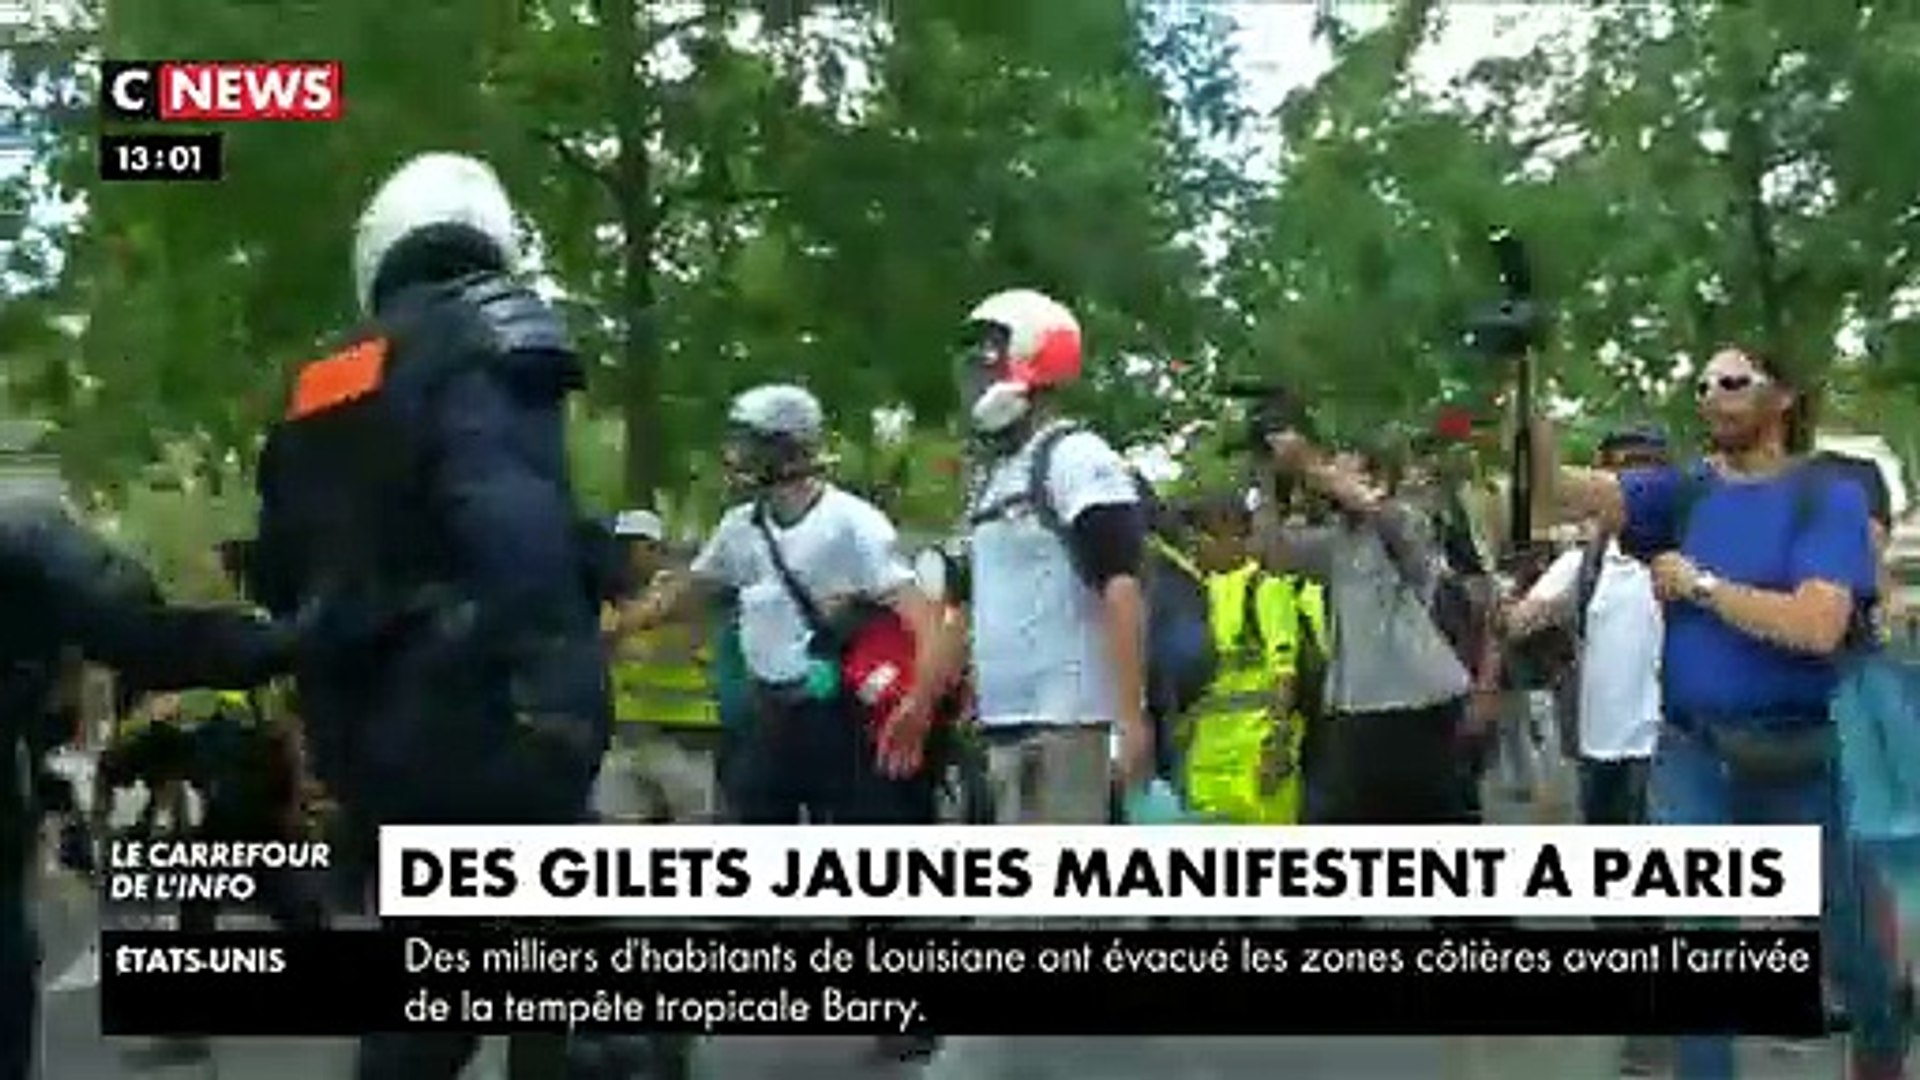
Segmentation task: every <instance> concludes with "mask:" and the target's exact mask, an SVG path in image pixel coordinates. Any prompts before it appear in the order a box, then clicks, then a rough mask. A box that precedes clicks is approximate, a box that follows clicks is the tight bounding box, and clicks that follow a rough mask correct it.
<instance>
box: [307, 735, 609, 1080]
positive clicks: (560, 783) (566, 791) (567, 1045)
mask: <svg viewBox="0 0 1920 1080" xmlns="http://www.w3.org/2000/svg"><path fill="white" fill-rule="evenodd" d="M512 765H513V767H514V768H517V769H520V770H522V771H523V772H524V775H525V777H526V780H527V782H528V783H529V784H532V785H535V786H534V787H533V789H532V790H531V791H529V792H527V793H525V794H524V796H523V800H522V801H523V803H524V805H519V806H515V807H514V808H513V809H514V811H515V813H514V815H513V816H515V817H519V818H524V819H528V820H530V821H532V822H536V823H537V822H557V821H575V822H581V823H585V822H589V821H591V820H592V817H591V814H590V812H589V804H590V798H591V794H590V791H591V789H590V786H583V785H582V784H581V783H580V779H579V776H578V775H577V770H575V769H572V768H569V767H566V766H565V765H564V764H562V763H558V762H556V763H555V764H554V767H553V768H552V770H551V772H550V774H547V775H543V774H542V770H543V769H545V768H546V764H545V763H544V762H543V761H542V759H541V758H539V757H538V756H534V755H529V756H527V757H525V758H523V759H522V760H520V761H518V762H514V763H512ZM491 790H493V789H492V788H491V787H490V786H478V787H476V792H481V793H484V792H489V791H491ZM432 809H434V810H436V811H439V812H436V813H434V814H432V815H431V816H432V817H433V818H434V819H435V820H436V821H437V822H441V823H453V824H458V823H460V822H461V821H462V819H463V818H464V819H465V820H467V821H471V822H474V823H488V822H496V821H498V818H497V817H496V816H493V815H489V814H488V813H487V811H486V809H485V808H484V807H482V806H481V805H478V804H475V805H472V806H471V807H470V809H471V811H472V813H470V814H465V815H463V814H460V813H458V810H459V809H460V805H459V804H457V803H454V802H448V803H447V804H446V805H444V806H438V807H433V808H432ZM345 810H346V811H347V814H348V818H349V821H350V824H349V830H350V831H351V832H353V833H356V834H358V835H359V836H360V837H361V838H363V839H366V840H371V835H372V833H371V830H372V829H374V828H375V827H376V826H375V822H377V821H378V819H379V815H378V814H370V813H366V812H364V810H362V809H361V808H357V807H353V806H348V807H346V808H345ZM373 852H374V846H373V845H372V844H371V843H368V844H367V845H366V847H365V849H364V851H363V852H362V854H363V855H365V856H366V857H368V858H371V857H372V855H373ZM362 869H363V870H364V869H365V868H362ZM368 877H369V878H371V875H370V874H369V875H368ZM389 925H391V924H389ZM402 925H405V924H404V923H403V924H402ZM433 928H434V927H433V926H432V925H429V926H427V927H426V928H425V929H427V930H432V929H433ZM574 1041H575V1040H570V1039H569V1038H568V1037H567V1036H565V1035H549V1034H525V1035H515V1036H513V1037H512V1038H510V1039H509V1040H508V1043H507V1076H508V1077H509V1078H510V1080H587V1078H589V1077H593V1076H595V1073H593V1072H591V1071H587V1070H583V1069H580V1068H576V1067H575V1065H574V1062H573V1054H572V1044H573V1042H574ZM579 1041H581V1042H592V1041H594V1040H587V1039H582V1040H579ZM479 1048H480V1036H478V1035H472V1034H467V1033H464V1032H440V1031H434V1032H371V1033H368V1034H365V1035H362V1036H361V1037H360V1044H359V1053H358V1055H357V1058H356V1060H355V1063H354V1076H355V1078H356V1080H459V1077H460V1075H461V1074H462V1073H463V1072H465V1071H466V1068H467V1066H468V1064H469V1063H471V1062H472V1060H473V1056H474V1054H475V1053H476V1052H478V1050H479Z"/></svg>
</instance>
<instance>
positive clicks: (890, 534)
mask: <svg viewBox="0 0 1920 1080" xmlns="http://www.w3.org/2000/svg"><path fill="white" fill-rule="evenodd" d="M767 527H768V528H769V529H771V530H772V532H773V537H774V540H775V542H776V543H778V544H779V545H780V555H781V558H783V559H784V560H786V564H787V568H788V569H789V570H791V571H793V576H794V577H795V578H796V579H797V580H798V581H799V583H800V585H801V587H802V588H804V589H805V590H806V592H807V595H808V596H810V597H812V598H813V601H814V603H815V604H816V605H817V606H819V607H820V608H821V609H822V610H824V611H828V612H831V611H832V609H833V606H834V605H835V604H836V603H837V602H840V601H845V600H852V599H862V598H864V599H869V600H879V599H882V598H884V597H886V596H887V595H888V594H890V593H892V592H894V591H895V590H897V589H899V588H900V587H901V586H903V585H910V584H912V583H913V569H912V568H911V567H910V566H908V565H907V563H906V560H905V559H904V558H903V557H902V556H901V555H900V552H899V535H898V534H897V533H896V532H895V531H894V528H893V523H892V522H890V521H888V520H887V516H886V515H885V514H883V513H881V512H880V510H879V508H878V507H875V506H874V505H873V504H872V503H869V502H867V501H866V500H865V499H862V498H860V497H859V496H858V495H854V494H851V493H849V492H846V491H842V490H840V489H839V488H837V487H834V486H833V485H831V484H829V485H827V486H826V488H825V490H824V491H822V492H821V494H820V499H819V501H818V502H816V503H814V505H813V508H812V509H811V510H808V511H807V514H806V516H805V517H802V518H801V519H800V520H799V521H796V522H794V523H793V525H792V526H790V527H787V528H782V527H781V526H780V524H779V523H778V522H776V521H774V520H773V519H772V518H771V517H769V518H768V519H767ZM693 572H694V573H695V574H696V575H698V576H700V577H702V578H706V579H707V580H709V581H713V582H717V583H719V584H722V585H725V586H728V587H730V588H732V589H734V590H736V591H737V593H738V597H739V607H738V615H737V618H738V619H739V625H740V652H741V655H742V656H743V657H744V658H745V659H746V663H747V670H748V671H750V672H752V673H753V675H754V677H755V678H757V679H760V680H761V681H763V682H768V683H775V684H781V683H790V682H794V681H795V680H798V679H802V678H805V677H806V673H807V661H808V656H807V645H808V642H809V641H810V640H811V639H812V637H813V632H812V631H811V630H810V629H809V628H808V626H807V620H806V616H805V615H803V614H802V613H801V610H800V605H799V604H798V603H797V602H795V600H794V598H793V594H792V593H791V592H790V591H789V590H788V589H787V587H786V585H785V584H784V583H782V581H781V580H780V573H779V571H778V570H776V569H775V568H774V564H773V558H772V555H771V554H770V553H769V551H768V548H767V538H766V537H765V536H764V535H762V533H761V531H760V527H759V526H758V525H755V524H754V521H753V504H752V503H745V504H742V505H739V506H735V507H733V508H732V509H730V510H728V511H727V512H726V514H725V515H724V516H722V517H721V519H720V524H719V525H718V526H716V527H715V528H714V530H713V535H712V536H710V537H708V539H707V546H706V547H705V548H703V549H701V551H700V554H699V556H698V557H696V558H695V559H694V561H693Z"/></svg>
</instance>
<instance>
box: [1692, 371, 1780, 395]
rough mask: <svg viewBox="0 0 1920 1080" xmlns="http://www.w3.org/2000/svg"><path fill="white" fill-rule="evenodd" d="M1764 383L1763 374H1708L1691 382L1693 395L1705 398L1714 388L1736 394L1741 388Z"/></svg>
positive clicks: (1745, 388) (1746, 388)
mask: <svg viewBox="0 0 1920 1080" xmlns="http://www.w3.org/2000/svg"><path fill="white" fill-rule="evenodd" d="M1765 385H1767V378H1766V377H1765V376H1764V375H1749V374H1742V375H1708V376H1704V377H1702V378H1701V379H1700V380H1699V381H1698V382H1696V383H1694V384H1693V393H1694V396H1695V397H1700V398H1705V397H1707V396H1709V395H1711V394H1712V393H1713V392H1714V391H1715V390H1718V391H1720V392H1721V393H1723V394H1737V393H1739V392H1741V391H1742V390H1750V389H1752V388H1754V387H1756V386H1765Z"/></svg>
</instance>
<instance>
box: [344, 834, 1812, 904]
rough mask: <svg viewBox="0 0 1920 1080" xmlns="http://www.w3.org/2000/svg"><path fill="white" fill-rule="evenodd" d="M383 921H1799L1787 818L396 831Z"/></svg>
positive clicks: (385, 866) (384, 871) (1803, 848)
mask: <svg viewBox="0 0 1920 1080" xmlns="http://www.w3.org/2000/svg"><path fill="white" fill-rule="evenodd" d="M379 858H380V866H379V875H378V876H379V883H380V887H379V908H380V913H381V915H383V916H386V917H397V918H419V919H424V918H479V919H503V918H504V919H527V918H535V919H556V918H557V919H566V918H585V919H609V918H648V919H654V918H694V919H702V920H706V919H732V918H747V919H760V918H787V919H819V918H828V919H836V918H1075V919H1133V918H1141V917H1176V918H1273V917H1306V918H1312V917H1386V918H1396V917H1398V918H1404V917H1420V918H1432V917H1446V918H1456V917H1531V918H1572V919H1593V918H1599V919H1607V918H1649V917H1660V918H1687V919H1696V918H1801V917H1812V916H1817V915H1818V914H1819V913H1820V896H1821V893H1820V831H1819V829H1818V827H1815V826H1781V827H1732V826H1728V827H1722V826H1701V827H1692V826H1688V827H1654V826H1641V827H1602V826H1577V827H1564V826H1561V827H1553V826H1465V827H1451V826H1447V827H1426V828H1372V827H1366V828H1362V827H1331V826H1328V827H1314V828H1297V827H1255V826H1248V827H1239V826H1195V827H1188V826H1163V827H1144V828H1112V827H1106V826H1096V827H1079V826H1073V827H1055V826H1038V825H1025V826H1021V825H1016V826H998V827H978V826H940V827H928V828H907V827H899V826H878V827H854V826H831V827H822V826H796V827H784V826H778V827H776V826H621V825H610V826H556V827H541V826H528V827H504V828H503V827H493V826H487V827H471V826H388V827H385V828H382V829H381V830H380V856H379Z"/></svg>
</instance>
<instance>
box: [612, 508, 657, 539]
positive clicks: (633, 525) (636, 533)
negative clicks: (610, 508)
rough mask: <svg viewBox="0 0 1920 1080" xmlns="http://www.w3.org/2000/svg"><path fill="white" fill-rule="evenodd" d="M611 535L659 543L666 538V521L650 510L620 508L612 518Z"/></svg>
mask: <svg viewBox="0 0 1920 1080" xmlns="http://www.w3.org/2000/svg"><path fill="white" fill-rule="evenodd" d="M613 535H615V536H618V537H621V538H622V539H627V540H651V541H653V542H654V543H656V544H657V543H661V542H663V541H665V540H666V538H667V525H666V522H664V521H661V520H660V515H659V514H656V513H654V512H653V511H651V510H622V511H620V513H619V514H618V515H617V516H615V517H614V519H613Z"/></svg>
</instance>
